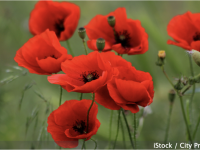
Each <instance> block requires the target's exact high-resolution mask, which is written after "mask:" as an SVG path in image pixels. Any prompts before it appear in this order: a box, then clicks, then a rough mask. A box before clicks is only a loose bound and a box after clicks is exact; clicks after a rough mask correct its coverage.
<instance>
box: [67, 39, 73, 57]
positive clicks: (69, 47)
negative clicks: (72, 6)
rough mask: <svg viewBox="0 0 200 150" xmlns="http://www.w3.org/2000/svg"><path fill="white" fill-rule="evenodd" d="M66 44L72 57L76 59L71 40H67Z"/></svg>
mask: <svg viewBox="0 0 200 150" xmlns="http://www.w3.org/2000/svg"><path fill="white" fill-rule="evenodd" d="M66 43H67V47H68V50H69V51H70V54H71V55H72V57H74V52H73V51H72V48H71V46H70V43H69V40H67V41H66Z"/></svg>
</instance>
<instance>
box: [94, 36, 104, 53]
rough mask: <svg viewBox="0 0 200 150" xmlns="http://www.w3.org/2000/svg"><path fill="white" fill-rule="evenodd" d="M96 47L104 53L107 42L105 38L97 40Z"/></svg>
mask: <svg viewBox="0 0 200 150" xmlns="http://www.w3.org/2000/svg"><path fill="white" fill-rule="evenodd" d="M96 45H97V49H98V50H99V51H102V50H103V49H104V47H105V40H104V39H103V38H98V39H97V42H96Z"/></svg>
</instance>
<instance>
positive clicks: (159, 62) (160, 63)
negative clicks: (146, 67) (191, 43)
mask: <svg viewBox="0 0 200 150" xmlns="http://www.w3.org/2000/svg"><path fill="white" fill-rule="evenodd" d="M165 56H166V54H165V51H164V50H160V51H158V60H157V62H156V65H157V66H163V65H164V60H165Z"/></svg>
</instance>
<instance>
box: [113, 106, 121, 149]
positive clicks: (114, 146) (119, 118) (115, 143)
mask: <svg viewBox="0 0 200 150" xmlns="http://www.w3.org/2000/svg"><path fill="white" fill-rule="evenodd" d="M120 114H121V113H120V110H118V120H117V134H116V137H115V142H114V145H113V149H115V145H116V141H117V137H118V133H119V122H120Z"/></svg>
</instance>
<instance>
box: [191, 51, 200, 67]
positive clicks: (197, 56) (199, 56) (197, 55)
mask: <svg viewBox="0 0 200 150" xmlns="http://www.w3.org/2000/svg"><path fill="white" fill-rule="evenodd" d="M191 55H192V58H193V60H194V62H195V63H196V64H197V65H198V66H199V67H200V52H199V51H196V50H192V52H191Z"/></svg>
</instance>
